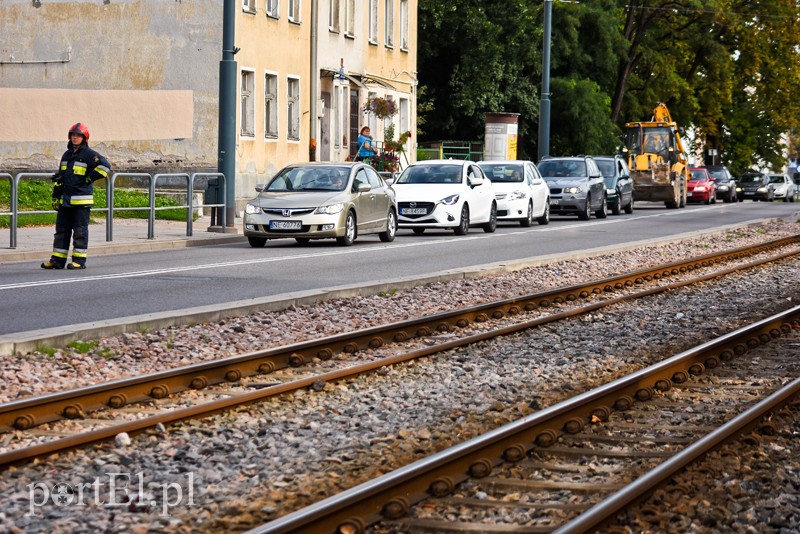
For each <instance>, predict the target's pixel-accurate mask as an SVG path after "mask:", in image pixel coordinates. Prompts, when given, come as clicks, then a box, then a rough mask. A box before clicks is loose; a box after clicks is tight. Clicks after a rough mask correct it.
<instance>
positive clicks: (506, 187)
mask: <svg viewBox="0 0 800 534" xmlns="http://www.w3.org/2000/svg"><path fill="white" fill-rule="evenodd" d="M478 166H479V167H480V168H481V169H482V170H483V172H484V173H486V176H487V177H488V178H489V179H490V180H491V181H492V185H493V186H494V198H495V199H496V200H497V220H498V221H500V222H502V221H514V222H519V223H520V224H521V225H522V226H526V227H527V226H531V225H532V224H533V221H537V222H538V223H539V224H548V223H549V222H550V187H548V185H547V182H545V181H544V178H542V175H541V174H539V169H537V168H536V165H535V164H534V163H533V162H532V161H523V160H511V161H479V162H478Z"/></svg>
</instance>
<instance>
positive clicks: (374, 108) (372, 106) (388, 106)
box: [364, 96, 397, 120]
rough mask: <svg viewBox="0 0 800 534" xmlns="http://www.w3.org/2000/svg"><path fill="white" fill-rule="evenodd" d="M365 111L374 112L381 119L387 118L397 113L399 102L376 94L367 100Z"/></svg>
mask: <svg viewBox="0 0 800 534" xmlns="http://www.w3.org/2000/svg"><path fill="white" fill-rule="evenodd" d="M364 111H366V112H367V113H372V114H373V115H375V116H376V117H378V118H379V119H381V120H385V119H388V118H389V117H394V116H395V115H397V104H395V102H394V100H392V99H390V98H381V97H379V96H376V97H373V98H370V99H369V100H367V104H366V105H365V106H364Z"/></svg>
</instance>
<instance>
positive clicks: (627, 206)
mask: <svg viewBox="0 0 800 534" xmlns="http://www.w3.org/2000/svg"><path fill="white" fill-rule="evenodd" d="M594 160H595V161H596V162H597V166H598V167H600V172H601V173H603V180H604V181H605V182H606V197H607V198H608V207H609V209H611V213H612V214H613V215H619V214H620V213H622V210H623V209H624V210H625V213H633V180H631V172H630V171H629V170H628V164H627V163H625V158H622V157H620V156H594Z"/></svg>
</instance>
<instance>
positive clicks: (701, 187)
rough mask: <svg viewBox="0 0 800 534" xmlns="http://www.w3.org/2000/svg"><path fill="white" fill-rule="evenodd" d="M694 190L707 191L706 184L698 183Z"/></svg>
mask: <svg viewBox="0 0 800 534" xmlns="http://www.w3.org/2000/svg"><path fill="white" fill-rule="evenodd" d="M694 190H695V191H705V190H706V186H704V185H698V186H697V187H695V188H694Z"/></svg>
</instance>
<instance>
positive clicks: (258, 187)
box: [256, 184, 265, 193]
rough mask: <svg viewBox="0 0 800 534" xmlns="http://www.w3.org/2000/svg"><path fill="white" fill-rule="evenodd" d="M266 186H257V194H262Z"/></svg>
mask: <svg viewBox="0 0 800 534" xmlns="http://www.w3.org/2000/svg"><path fill="white" fill-rule="evenodd" d="M264 187H265V186H264V184H256V193H260V192H262V191H263V190H264Z"/></svg>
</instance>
